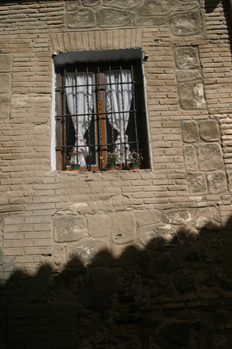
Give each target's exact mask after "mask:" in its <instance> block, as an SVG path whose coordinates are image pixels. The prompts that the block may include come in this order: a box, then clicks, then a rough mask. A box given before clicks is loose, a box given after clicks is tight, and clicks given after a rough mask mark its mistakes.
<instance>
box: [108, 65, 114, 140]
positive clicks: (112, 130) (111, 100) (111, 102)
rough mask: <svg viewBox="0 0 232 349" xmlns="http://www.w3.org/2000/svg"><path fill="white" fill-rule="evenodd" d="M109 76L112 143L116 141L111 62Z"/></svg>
mask: <svg viewBox="0 0 232 349" xmlns="http://www.w3.org/2000/svg"><path fill="white" fill-rule="evenodd" d="M109 77H110V106H111V110H110V111H111V116H110V119H111V134H112V141H111V143H114V128H113V99H112V81H111V65H110V64H109Z"/></svg>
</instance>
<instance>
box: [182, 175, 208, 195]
mask: <svg viewBox="0 0 232 349" xmlns="http://www.w3.org/2000/svg"><path fill="white" fill-rule="evenodd" d="M186 179H187V188H188V191H189V192H190V193H201V192H205V191H206V190H207V185H206V180H205V174H204V173H191V172H188V173H187V175H186Z"/></svg>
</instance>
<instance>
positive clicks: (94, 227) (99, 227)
mask: <svg viewBox="0 0 232 349" xmlns="http://www.w3.org/2000/svg"><path fill="white" fill-rule="evenodd" d="M87 227H88V233H89V235H90V236H92V237H94V238H100V237H104V236H108V235H109V234H110V232H111V228H112V217H111V216H106V215H104V214H98V215H93V216H87Z"/></svg>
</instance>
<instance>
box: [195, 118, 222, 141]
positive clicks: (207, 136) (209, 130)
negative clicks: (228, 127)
mask: <svg viewBox="0 0 232 349" xmlns="http://www.w3.org/2000/svg"><path fill="white" fill-rule="evenodd" d="M199 129H200V137H201V139H203V140H204V141H208V142H214V141H218V140H219V139H220V135H219V128H218V123H217V122H216V121H215V120H205V121H201V122H200V123H199Z"/></svg>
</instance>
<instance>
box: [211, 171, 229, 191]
mask: <svg viewBox="0 0 232 349" xmlns="http://www.w3.org/2000/svg"><path fill="white" fill-rule="evenodd" d="M207 182H208V186H209V192H210V193H212V194H217V193H222V192H225V191H227V189H228V188H227V180H226V175H225V172H223V171H215V172H212V173H209V174H207Z"/></svg>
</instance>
